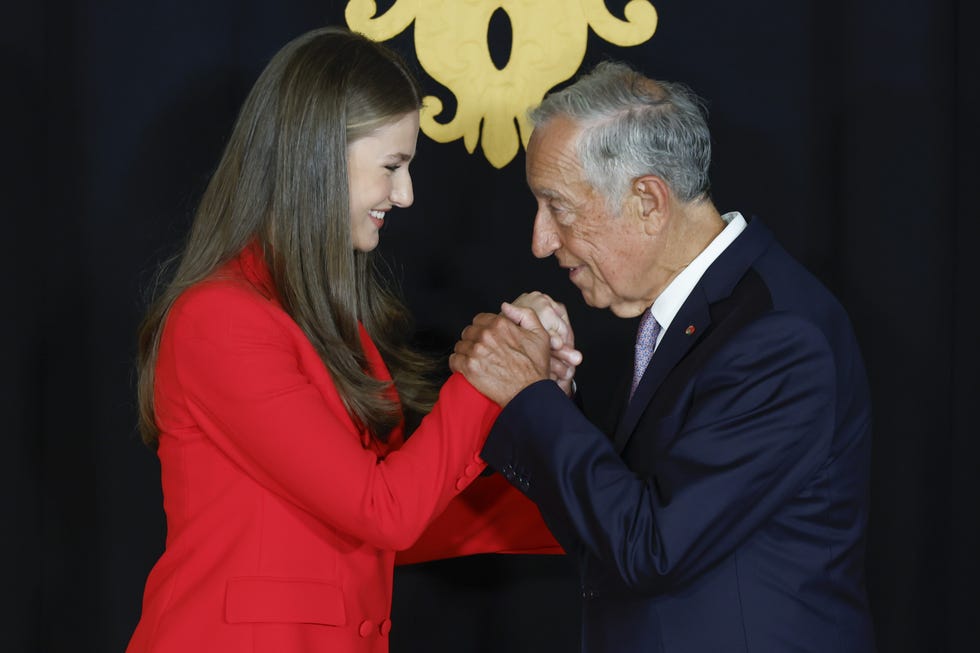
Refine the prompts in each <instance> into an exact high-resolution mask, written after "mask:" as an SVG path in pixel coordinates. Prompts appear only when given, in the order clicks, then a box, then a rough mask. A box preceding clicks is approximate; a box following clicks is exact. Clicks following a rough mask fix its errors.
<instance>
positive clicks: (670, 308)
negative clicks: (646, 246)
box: [650, 211, 748, 349]
mask: <svg viewBox="0 0 980 653" xmlns="http://www.w3.org/2000/svg"><path fill="white" fill-rule="evenodd" d="M721 219H722V220H724V221H725V222H727V223H728V224H727V226H726V227H725V228H724V229H722V231H721V233H720V234H718V235H717V236H715V238H714V240H712V241H711V242H710V243H708V246H707V247H705V248H704V249H703V250H702V251H701V253H700V254H698V255H697V256H695V257H694V260H693V261H691V262H690V263H689V264H688V265H687V267H685V268H684V269H683V270H681V272H680V274H678V275H677V276H676V277H674V280H673V281H671V282H670V283H669V284H668V285H667V287H666V288H664V291H663V292H662V293H660V296H659V297H657V300H656V301H655V302H653V306H651V307H650V311H651V312H652V313H653V317H654V318H656V320H657V322H658V323H659V324H660V327H661V328H660V336H659V337H658V338H657V343H656V344H654V349H656V345H657V344H659V343H660V340H661V339H662V338H663V336H664V334H665V333H666V332H667V327H669V326H670V323H671V322H673V321H674V318H675V317H677V312H678V311H680V310H681V306H683V305H684V302H686V301H687V298H688V297H689V296H690V294H691V292H692V291H693V290H694V287H695V286H696V285H698V282H699V281H700V280H701V277H702V276H704V273H705V272H706V271H707V269H708V267H710V266H711V264H712V263H714V262H715V259H716V258H718V257H719V256H721V253H722V252H724V251H725V249H726V248H727V247H728V246H729V245H731V244H732V242H733V241H734V240H735V239H736V238H737V237H738V235H739V234H740V233H742V230H744V229H745V227H746V226H747V224H748V223H747V222H746V221H745V218H743V217H742V214H741V213H739V212H738V211H732V212H730V213H726V214H725V215H723V216H721Z"/></svg>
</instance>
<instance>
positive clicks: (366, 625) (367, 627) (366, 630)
mask: <svg viewBox="0 0 980 653" xmlns="http://www.w3.org/2000/svg"><path fill="white" fill-rule="evenodd" d="M372 630H374V624H373V623H371V622H370V621H369V620H367V619H365V620H364V621H362V622H361V626H360V628H358V629H357V634H358V635H360V636H361V637H367V636H368V635H370V634H371V631H372Z"/></svg>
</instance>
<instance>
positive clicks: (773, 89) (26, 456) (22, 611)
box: [0, 0, 980, 652]
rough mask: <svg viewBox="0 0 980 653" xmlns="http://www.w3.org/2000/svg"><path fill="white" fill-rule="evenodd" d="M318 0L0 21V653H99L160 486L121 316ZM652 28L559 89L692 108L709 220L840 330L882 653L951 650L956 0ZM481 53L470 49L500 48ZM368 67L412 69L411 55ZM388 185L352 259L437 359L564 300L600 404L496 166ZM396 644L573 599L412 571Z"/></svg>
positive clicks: (972, 575)
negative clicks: (856, 392) (626, 92)
mask: <svg viewBox="0 0 980 653" xmlns="http://www.w3.org/2000/svg"><path fill="white" fill-rule="evenodd" d="M23 4H24V5H28V4H29V3H23ZM343 4H344V3H342V2H327V1H323V0H321V1H319V2H314V1H312V0H310V1H305V2H304V1H299V0H293V1H289V2H275V3H273V2H257V1H255V0H242V1H238V0H223V1H220V2H181V1H177V2H121V1H116V2H109V1H105V2H98V3H89V4H86V3H69V4H65V3H55V2H37V3H33V4H32V5H30V6H29V7H28V6H25V8H22V9H19V10H14V9H13V8H12V7H6V8H5V11H4V14H5V16H4V20H2V21H0V25H2V27H0V33H2V38H3V41H2V51H0V54H2V56H0V66H2V70H3V72H4V75H3V80H4V81H3V87H4V90H5V93H4V95H3V105H4V115H5V117H6V119H5V120H3V121H2V124H3V127H4V132H5V134H4V136H5V138H4V139H3V145H4V147H3V151H4V155H3V157H2V160H3V175H2V179H3V180H4V185H3V188H4V193H3V198H2V206H4V207H5V210H4V227H5V230H4V236H5V237H4V241H3V254H2V256H0V261H2V265H3V270H2V271H0V279H2V283H3V286H2V293H3V294H2V296H3V298H4V303H5V305H6V306H5V308H4V310H3V313H4V315H3V318H2V328H3V331H2V333H0V347H2V349H0V352H2V361H0V362H2V365H0V384H2V386H0V406H2V414H0V424H2V429H3V435H4V437H3V441H4V445H5V448H4V449H3V452H4V455H3V456H0V479H2V483H3V484H4V487H3V491H2V492H0V501H2V505H3V512H2V519H3V521H2V524H3V533H4V534H3V536H2V538H0V539H2V542H3V547H4V549H3V552H2V553H3V556H2V558H0V559H2V560H3V562H4V563H5V565H6V571H5V573H4V574H3V576H2V578H3V592H4V594H5V598H6V600H5V605H6V606H7V608H6V609H5V610H3V619H4V621H5V623H4V624H3V629H2V631H0V632H2V633H3V634H2V635H0V639H2V641H3V644H2V648H3V650H5V651H18V652H19V651H46V652H47V651H50V652H61V651H72V652H78V651H99V652H101V651H121V650H122V649H123V647H124V646H125V643H126V641H127V639H128V636H129V634H130V632H131V630H132V628H133V626H134V625H135V623H136V620H137V618H138V614H139V601H140V597H141V592H142V584H143V582H144V580H145V576H146V573H147V571H148V570H149V568H150V566H151V565H152V563H153V561H154V560H155V558H156V556H157V555H158V554H159V553H160V551H161V548H162V545H163V538H164V523H163V514H162V509H161V503H160V501H161V499H160V491H159V477H158V474H159V471H158V466H157V463H156V459H155V457H154V456H153V455H152V454H151V453H150V452H149V451H148V450H146V449H144V448H143V447H142V445H141V444H140V443H139V440H138V437H137V436H136V434H135V430H134V422H135V417H134V399H133V371H132V370H133V366H132V362H133V354H134V332H135V328H136V325H137V322H138V320H139V318H140V315H141V312H142V310H143V307H144V305H145V304H144V293H145V289H146V288H147V287H148V285H149V283H150V281H151V279H152V275H153V271H154V269H155V267H156V265H157V264H158V263H159V262H160V260H161V259H162V258H163V257H164V256H166V255H167V254H169V253H171V252H173V251H174V249H175V247H176V246H177V243H178V242H179V239H180V237H181V236H182V234H183V233H184V231H185V229H186V227H187V225H188V222H189V217H190V214H191V212H192V210H193V207H194V205H195V202H196V201H197V198H198V197H199V195H200V193H201V191H202V190H203V187H204V185H205V183H206V181H207V178H208V175H209V172H210V171H211V170H212V168H213V166H214V165H215V163H216V161H217V158H218V155H219V152H220V149H221V147H222V145H223V142H224V140H225V138H226V136H227V134H228V132H229V128H230V125H231V123H232V121H233V119H234V114H235V111H236V109H237V107H238V105H239V103H240V102H241V100H242V99H243V98H244V95H245V93H246V92H247V90H248V88H249V86H250V85H251V83H252V81H253V80H254V78H255V77H256V76H257V74H258V72H259V71H260V70H261V68H262V67H263V65H264V64H265V62H266V61H267V60H268V58H269V57H270V56H271V54H272V53H273V52H275V51H276V50H277V49H278V48H279V47H280V46H281V45H282V44H284V43H285V42H286V41H287V40H289V39H290V38H292V37H293V36H295V35H297V34H299V33H300V32H303V31H306V30H307V29H310V28H313V27H316V26H319V25H322V24H324V23H327V22H340V21H341V20H342V9H343ZM390 4H391V0H388V2H379V5H380V6H381V7H382V8H386V7H388V6H389V5H390ZM607 4H608V5H609V7H610V8H611V9H612V10H613V11H614V12H616V13H618V14H619V15H622V7H623V5H624V4H625V3H624V2H623V1H622V0H609V2H608V3H607ZM654 4H655V6H656V7H657V9H658V10H659V13H660V24H659V27H658V29H657V32H656V34H655V35H654V37H653V39H652V40H651V41H650V42H648V43H647V44H644V45H642V46H638V47H635V48H618V47H615V46H612V45H609V44H607V43H604V42H602V41H601V40H599V39H597V38H595V37H594V36H593V37H590V45H589V51H588V54H587V55H586V62H585V65H586V66H588V65H590V64H591V63H594V62H595V61H596V60H598V59H599V58H601V57H606V56H611V57H615V58H620V59H625V60H628V61H630V62H632V63H634V64H635V65H637V66H639V67H640V68H642V69H643V70H644V71H645V72H647V73H648V74H650V75H651V76H654V77H661V78H665V79H674V80H680V81H685V82H687V83H688V84H690V85H691V86H692V87H693V88H694V89H695V90H696V91H697V92H698V93H700V94H701V95H702V96H704V97H705V98H706V99H707V100H708V102H709V109H710V124H711V128H712V130H713V134H714V140H715V145H716V156H715V161H714V165H713V171H712V172H713V181H714V197H715V200H716V204H717V205H718V207H719V208H720V209H721V210H722V211H726V210H733V209H737V210H740V211H742V212H743V213H745V214H747V215H758V216H760V217H761V218H762V219H764V220H765V221H766V222H767V223H768V224H769V225H770V227H771V228H772V229H773V230H774V231H775V232H776V234H777V236H778V237H780V239H781V240H782V241H783V243H784V244H785V245H786V246H787V248H788V249H789V250H790V251H791V252H793V253H794V254H796V255H797V256H798V257H799V258H800V259H801V260H802V261H803V262H804V263H805V264H806V265H807V266H808V267H809V268H810V269H811V270H812V271H813V272H814V273H816V274H817V275H818V276H819V277H820V278H821V279H822V280H823V281H824V282H825V283H826V284H827V285H828V286H829V287H830V288H831V289H832V290H833V291H834V292H835V293H837V295H838V296H839V297H840V298H841V300H842V301H843V303H844V304H845V306H846V307H847V308H848V310H849V311H850V314H851V316H852V317H853V320H854V325H855V329H856V331H857V334H858V338H859V340H860V342H861V345H862V347H863V351H864V355H865V358H866V361H867V365H868V369H869V374H870V378H871V385H872V390H873V398H874V409H875V429H874V463H873V470H872V473H873V477H872V501H873V506H872V512H871V525H870V538H869V540H870V541H869V549H868V583H869V591H870V595H871V601H872V609H873V611H874V616H875V621H876V628H877V632H878V640H879V646H880V649H881V650H882V651H886V652H891V651H896V652H897V651H902V652H906V651H907V652H921V651H973V650H976V648H977V641H978V634H980V632H978V631H980V627H978V622H980V620H978V619H977V610H978V607H980V601H978V599H977V590H976V588H977V585H978V583H980V576H978V566H977V562H976V560H977V555H978V552H980V535H978V516H980V511H978V506H977V500H978V498H980V475H978V466H980V465H978V462H977V460H978V454H980V451H978V445H977V438H976V435H977V432H978V429H977V428H976V426H975V425H974V423H973V420H972V419H971V418H972V415H971V413H970V407H971V405H972V404H973V402H974V401H976V400H977V396H978V382H977V376H976V369H977V367H978V366H980V353H978V345H977V340H978V339H977V337H976V335H975V334H974V332H973V331H974V328H975V325H976V324H977V317H978V316H977V312H978V311H977V303H978V302H977V292H976V283H977V281H978V280H980V271H978V263H977V257H976V255H975V254H974V255H971V254H969V252H970V251H971V250H973V249H974V248H975V247H976V244H977V239H978V227H977V217H978V216H977V209H976V208H975V204H974V197H973V196H972V193H971V192H970V189H972V188H976V186H977V177H978V173H980V170H978V164H977V148H978V146H980V139H978V129H977V92H978V83H977V77H978V66H977V64H978V63H980V57H978V46H977V38H976V31H977V29H978V27H980V22H978V9H977V3H974V2H969V1H967V0H962V1H956V0H943V1H936V0H898V1H893V2H884V1H881V0H878V1H876V0H853V1H848V0H823V1H821V2H817V1H816V0H812V1H810V2H786V1H785V0H747V1H745V2H738V1H734V0H702V1H698V2H691V1H689V0H659V1H656V2H654ZM498 27H499V25H498ZM504 27H506V26H504ZM544 27H545V28H546V26H544ZM507 38H508V36H507V34H506V33H498V32H497V31H495V32H494V33H493V34H491V40H492V41H493V43H494V47H495V48H497V49H498V50H500V49H501V48H503V49H506V43H507ZM392 44H393V45H394V46H395V47H396V48H398V49H399V50H401V51H402V53H403V54H405V55H406V56H408V57H410V58H411V56H412V32H411V28H409V30H408V31H407V32H406V33H405V34H403V35H401V36H400V37H398V38H397V39H395V40H394V41H392ZM423 80H424V82H425V85H426V87H427V90H428V91H429V92H434V93H437V94H439V95H440V96H441V97H443V98H444V99H448V94H447V93H446V92H445V90H444V89H440V88H439V87H438V85H437V84H436V83H435V82H434V81H432V80H431V79H429V78H427V77H426V76H424V74H423ZM413 170H414V177H415V183H416V204H415V206H414V207H413V208H412V209H410V210H405V211H397V212H395V213H394V214H393V215H392V218H391V220H390V224H389V225H388V226H386V227H385V231H384V232H383V234H382V247H381V250H382V251H383V253H384V255H385V256H386V258H388V259H389V260H390V261H391V262H392V264H393V266H394V268H395V270H396V271H397V274H398V275H399V276H400V277H403V278H404V288H405V292H406V294H407V298H408V301H409V303H410V305H411V307H412V308H413V310H414V312H415V314H416V316H417V319H418V327H419V342H420V343H421V344H424V345H425V346H428V347H430V348H433V349H436V350H441V349H445V348H448V347H450V346H451V344H452V342H453V340H454V338H455V336H456V334H458V332H459V331H460V330H461V329H462V328H463V327H464V326H465V325H466V324H467V323H468V322H469V319H470V318H471V317H472V315H473V314H474V313H476V312H479V311H484V310H495V309H496V307H497V305H498V303H499V301H500V300H502V299H509V298H512V297H513V296H515V295H516V294H517V293H519V292H521V291H523V290H528V289H535V288H537V289H541V290H544V291H546V292H549V293H552V294H553V295H555V296H556V297H558V298H559V299H561V300H563V301H565V302H566V303H567V304H568V306H569V310H570V313H571V316H572V319H573V322H574V324H575V326H576V329H577V333H578V342H579V344H580V346H581V348H582V349H583V350H584V351H585V352H586V361H585V362H584V363H583V365H582V367H581V369H580V375H579V378H580V381H581V385H582V386H583V387H585V388H590V387H591V388H593V391H592V392H591V393H589V394H587V397H588V398H589V401H590V402H593V403H596V404H597V403H601V402H602V400H603V391H602V389H601V388H603V387H605V386H606V385H608V383H607V380H608V379H609V378H610V376H611V375H612V374H613V370H614V369H615V368H614V362H615V361H617V360H619V358H620V357H621V356H622V355H624V352H625V350H624V347H626V348H628V347H629V346H630V339H631V331H632V329H633V326H634V325H633V324H631V323H630V322H629V321H623V320H616V319H614V318H612V317H611V316H610V315H607V314H605V313H602V312H598V311H594V310H591V309H588V308H587V307H585V306H584V305H583V304H582V302H581V300H580V299H579V297H578V293H577V292H576V291H575V290H574V288H573V287H572V286H571V285H570V284H569V283H568V281H567V279H565V278H563V275H561V274H560V273H559V272H558V270H557V268H556V266H555V265H554V263H553V262H539V261H536V260H534V259H533V257H532V256H531V254H530V251H529V238H530V232H531V223H532V211H533V206H532V201H531V197H530V195H529V194H528V193H527V191H526V190H525V187H524V182H523V158H522V155H519V156H518V158H517V159H516V160H515V161H514V162H512V163H511V164H510V165H509V166H507V167H505V168H504V169H502V170H494V169H493V168H492V167H491V166H490V165H489V164H488V163H487V162H486V161H485V160H484V159H483V158H482V155H480V153H479V152H478V153H477V154H476V155H474V156H470V155H467V154H466V152H465V150H464V148H463V145H462V143H460V142H456V143H450V144H436V143H434V142H432V141H430V140H429V139H427V138H426V137H424V136H423V137H421V140H420V145H419V153H418V159H417V162H416V163H415V164H414V166H413ZM596 388H598V390H595V389H596ZM394 623H395V627H394V629H393V631H392V639H393V649H394V650H395V651H416V650H417V651H504V650H506V651H550V650H556V651H567V650H573V649H574V647H575V645H576V642H577V636H578V635H577V629H578V614H577V597H576V582H575V580H574V578H573V574H572V570H571V569H570V567H569V566H568V565H567V564H566V561H565V560H564V559H562V558H556V557H552V558H540V559H536V558H533V557H506V556H478V557H474V558H470V559H462V560H456V561H447V562H439V563H429V564H426V565H420V566H417V567H414V568H407V569H404V570H400V571H399V572H398V573H397V577H396V592H395V608H394Z"/></svg>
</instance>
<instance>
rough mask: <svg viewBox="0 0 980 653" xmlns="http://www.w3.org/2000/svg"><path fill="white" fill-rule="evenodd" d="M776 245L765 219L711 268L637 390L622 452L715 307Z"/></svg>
mask: <svg viewBox="0 0 980 653" xmlns="http://www.w3.org/2000/svg"><path fill="white" fill-rule="evenodd" d="M771 242H772V233H771V232H770V231H769V230H768V229H767V228H766V227H765V225H763V224H762V221H761V220H758V219H754V220H751V221H749V224H748V226H747V227H746V228H745V231H743V232H742V233H741V234H739V236H738V238H736V239H735V240H734V242H732V244H731V245H729V246H728V247H727V248H726V249H725V251H724V252H722V253H721V255H720V256H719V257H718V258H717V259H716V260H715V261H714V262H713V263H712V264H711V265H710V266H709V267H708V269H707V271H706V272H705V273H704V276H702V277H701V280H700V281H699V282H698V284H697V285H696V286H695V287H694V289H693V290H692V291H691V294H690V295H689V296H688V298H687V301H685V302H684V305H683V306H681V310H680V311H678V312H677V315H676V316H675V317H674V320H673V321H672V322H671V323H670V327H668V329H667V332H666V333H665V334H664V337H663V339H662V340H661V341H660V345H659V346H658V347H657V349H656V351H655V352H654V354H653V358H652V359H650V364H649V366H648V367H647V369H646V372H644V374H643V378H642V379H640V384H639V385H638V386H637V387H636V393H635V394H634V395H633V399H632V401H630V402H629V403H628V404H627V405H626V410H625V412H624V413H623V415H622V418H621V419H620V420H619V424H618V426H617V428H616V433H615V436H614V437H613V444H614V446H615V448H616V451H617V452H619V453H622V451H623V449H625V448H626V444H627V443H628V442H629V440H630V437H632V435H633V431H634V429H636V425H637V423H638V422H639V420H640V417H641V416H642V415H643V413H644V411H646V409H647V407H648V406H649V405H650V402H651V401H652V400H653V397H654V396H655V395H656V393H657V390H658V389H659V388H660V387H661V386H662V385H663V383H664V380H665V379H667V377H668V375H669V374H670V372H671V370H673V369H674V367H676V366H677V364H678V363H679V362H680V361H681V359H683V358H684V356H686V355H687V354H688V352H690V351H691V349H692V348H693V347H694V346H695V345H696V344H697V343H698V342H700V341H701V340H702V339H703V338H704V337H705V334H706V333H708V331H709V327H710V326H711V305H712V304H714V303H716V302H719V301H721V300H723V299H725V298H726V297H728V296H730V295H731V293H732V291H733V289H734V288H735V285H736V284H737V283H738V281H739V280H740V279H741V278H742V277H743V276H744V275H745V273H746V272H747V271H748V270H749V268H750V267H751V266H752V263H753V262H754V261H755V260H756V259H757V258H758V257H759V256H760V255H761V254H762V252H763V251H765V249H766V248H767V247H768V246H769V245H770V243H771Z"/></svg>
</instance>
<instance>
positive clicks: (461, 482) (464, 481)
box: [456, 478, 470, 492]
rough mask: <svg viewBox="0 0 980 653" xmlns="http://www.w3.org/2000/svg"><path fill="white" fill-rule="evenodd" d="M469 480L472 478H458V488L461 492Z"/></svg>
mask: <svg viewBox="0 0 980 653" xmlns="http://www.w3.org/2000/svg"><path fill="white" fill-rule="evenodd" d="M469 481H470V479H468V478H460V479H458V480H457V481H456V489H457V490H459V491H460V492H462V491H463V489H464V488H466V485H467V484H468V483H469Z"/></svg>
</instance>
